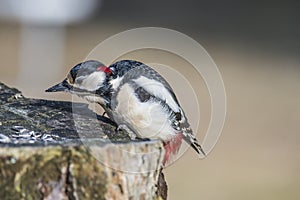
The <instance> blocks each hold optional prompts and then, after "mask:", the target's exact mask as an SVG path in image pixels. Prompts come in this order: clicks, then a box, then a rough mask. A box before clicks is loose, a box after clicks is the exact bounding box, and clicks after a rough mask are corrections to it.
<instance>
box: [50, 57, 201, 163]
mask: <svg viewBox="0 0 300 200" xmlns="http://www.w3.org/2000/svg"><path fill="white" fill-rule="evenodd" d="M57 91H65V92H70V93H74V94H76V95H78V96H80V97H83V98H85V99H86V100H88V101H89V102H95V103H98V104H100V105H101V106H102V107H103V109H104V110H105V112H106V113H107V115H108V116H109V118H110V119H112V120H113V121H114V122H115V123H116V124H117V125H118V127H119V128H121V129H125V130H126V131H127V132H128V133H129V135H130V136H131V138H135V136H137V137H139V138H147V139H159V140H161V141H162V142H163V144H164V148H165V156H164V160H163V164H164V165H165V164H166V163H169V161H171V158H172V156H173V155H175V154H176V153H177V152H178V150H179V148H180V146H181V142H182V139H184V140H185V141H186V142H187V143H188V144H190V145H191V146H192V147H193V149H194V150H195V151H196V152H197V153H198V154H203V155H204V156H205V152H204V151H203V149H202V147H201V146H200V144H199V143H198V141H197V139H196V138H195V136H194V135H193V132H192V129H191V127H190V125H189V123H188V120H187V118H186V116H185V114H184V111H183V109H182V108H181V106H180V104H179V102H178V100H177V98H176V96H175V94H174V92H173V90H172V88H171V86H170V85H169V83H168V82H167V81H166V80H165V79H164V78H163V77H162V76H161V75H160V74H159V73H158V72H156V71H155V70H154V69H152V68H151V67H149V66H147V65H145V64H143V63H141V62H138V61H134V60H121V61H118V62H116V63H114V64H112V65H110V66H109V67H106V66H105V65H103V64H102V63H101V62H98V61H94V60H89V61H85V62H82V63H80V64H78V65H76V66H75V67H73V68H72V69H71V70H70V73H69V74H68V76H67V78H66V79H64V80H63V81H62V82H61V83H59V84H57V85H55V86H53V87H51V88H49V89H48V90H46V92H57Z"/></svg>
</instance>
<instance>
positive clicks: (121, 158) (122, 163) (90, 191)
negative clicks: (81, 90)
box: [0, 83, 167, 200]
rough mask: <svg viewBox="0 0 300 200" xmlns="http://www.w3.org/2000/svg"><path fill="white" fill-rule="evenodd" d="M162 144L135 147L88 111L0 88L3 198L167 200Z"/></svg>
mask: <svg viewBox="0 0 300 200" xmlns="http://www.w3.org/2000/svg"><path fill="white" fill-rule="evenodd" d="M162 158H163V148H162V144H161V143H160V142H159V141H130V139H129V137H128V136H127V134H126V132H122V131H116V130H115V127H114V124H113V123H112V122H111V121H110V120H109V119H107V118H105V117H102V116H98V115H96V114H95V113H93V112H92V111H90V110H89V109H88V107H87V105H85V104H80V103H71V102H58V101H47V100H39V99H28V98H25V97H23V96H22V95H21V92H20V91H18V90H16V89H12V88H9V87H7V86H5V85H4V84H1V83H0V197H1V199H72V200H73V199H132V200H134V199H167V185H166V182H165V180H164V176H163V174H162V172H161V162H162Z"/></svg>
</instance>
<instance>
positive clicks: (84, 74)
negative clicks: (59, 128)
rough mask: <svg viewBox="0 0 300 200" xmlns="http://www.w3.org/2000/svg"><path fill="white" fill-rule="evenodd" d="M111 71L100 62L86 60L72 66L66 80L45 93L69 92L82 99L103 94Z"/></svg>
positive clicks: (107, 86)
mask: <svg viewBox="0 0 300 200" xmlns="http://www.w3.org/2000/svg"><path fill="white" fill-rule="evenodd" d="M111 73H112V71H111V70H110V69H109V68H108V67H106V66H105V65H104V64H102V63H101V62H98V61H95V60H88V61H85V62H82V63H79V64H77V65H76V66H74V67H73V68H72V69H71V70H70V72H69V74H68V75H67V78H65V79H64V80H63V81H62V82H61V83H58V84H56V85H54V86H52V87H50V88H49V89H47V90H46V92H70V93H73V94H77V95H79V96H83V97H89V96H92V95H93V96H94V95H95V94H97V93H101V95H103V93H105V92H106V91H107V90H108V89H109V84H108V79H107V77H109V75H110V74H111ZM88 100H89V99H88Z"/></svg>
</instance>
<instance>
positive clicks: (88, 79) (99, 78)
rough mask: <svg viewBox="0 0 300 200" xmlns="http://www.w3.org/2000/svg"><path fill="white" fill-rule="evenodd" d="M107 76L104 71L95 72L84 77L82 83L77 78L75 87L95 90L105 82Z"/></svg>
mask: <svg viewBox="0 0 300 200" xmlns="http://www.w3.org/2000/svg"><path fill="white" fill-rule="evenodd" d="M105 78H106V75H105V73H104V72H102V71H97V72H93V73H91V74H90V75H88V76H85V77H82V81H81V83H78V81H76V80H75V83H74V87H77V88H80V89H83V90H87V91H95V90H97V89H98V88H99V87H100V86H101V85H102V84H103V82H104V80H105Z"/></svg>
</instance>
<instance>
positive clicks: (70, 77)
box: [67, 74, 75, 84]
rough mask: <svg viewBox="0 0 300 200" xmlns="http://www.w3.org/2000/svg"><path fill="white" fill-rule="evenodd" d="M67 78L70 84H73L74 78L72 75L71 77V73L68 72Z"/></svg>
mask: <svg viewBox="0 0 300 200" xmlns="http://www.w3.org/2000/svg"><path fill="white" fill-rule="evenodd" d="M67 78H68V82H69V83H70V84H74V82H75V81H74V79H73V77H72V75H71V74H68V76H67Z"/></svg>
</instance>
